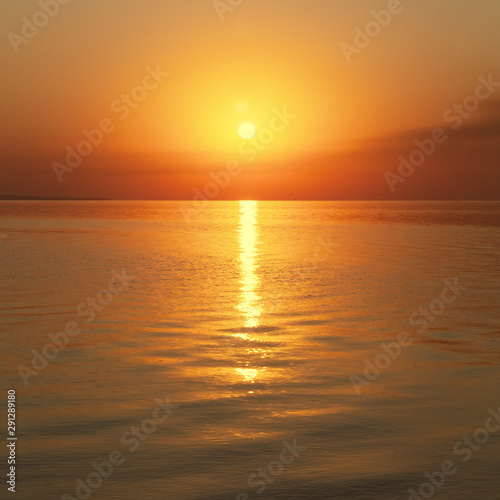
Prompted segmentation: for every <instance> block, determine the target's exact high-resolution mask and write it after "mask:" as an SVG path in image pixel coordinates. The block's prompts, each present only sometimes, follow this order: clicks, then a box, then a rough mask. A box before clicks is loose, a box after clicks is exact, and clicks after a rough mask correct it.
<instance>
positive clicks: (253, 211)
mask: <svg viewBox="0 0 500 500" xmlns="http://www.w3.org/2000/svg"><path fill="white" fill-rule="evenodd" d="M257 216H258V203H257V202H256V201H240V224H239V231H238V235H239V243H240V272H241V278H240V300H239V303H238V305H237V309H238V311H240V313H241V316H242V318H243V320H244V323H243V326H244V328H245V331H244V332H240V333H236V334H234V335H233V338H234V339H235V340H236V339H238V340H240V341H241V340H242V341H245V342H252V343H255V345H252V346H251V347H246V348H245V357H246V358H247V361H245V362H244V365H245V367H241V368H236V369H235V371H236V373H237V374H238V375H239V376H240V377H243V379H244V380H245V381H246V382H252V383H253V382H254V381H255V380H257V379H258V378H259V375H260V373H261V372H262V371H264V370H265V368H254V367H250V360H251V359H252V358H257V359H262V358H265V357H266V356H267V354H266V352H265V351H266V350H265V349H262V348H259V347H258V346H259V339H258V338H256V337H255V336H254V335H253V334H252V332H251V329H253V328H257V327H258V326H259V324H260V316H261V314H262V303H261V302H262V299H261V297H260V296H259V293H258V290H259V286H260V279H259V276H258V268H259V266H258V263H257V261H258V256H259V253H258V245H259V243H260V242H259V228H258V221H257ZM249 330H250V331H249Z"/></svg>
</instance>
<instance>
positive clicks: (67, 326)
mask: <svg viewBox="0 0 500 500" xmlns="http://www.w3.org/2000/svg"><path fill="white" fill-rule="evenodd" d="M186 207H188V209H186ZM0 276H1V280H0V298H1V301H0V339H1V344H0V345H1V352H2V355H1V362H0V372H1V375H2V403H1V408H2V413H1V415H2V418H1V421H2V427H3V430H2V434H3V435H4V436H5V438H4V442H5V443H6V444H7V445H10V448H9V447H7V448H6V447H5V445H4V452H3V453H2V459H1V460H2V462H1V463H2V466H1V467H0V470H2V476H3V477H4V479H5V478H7V481H9V479H11V478H9V476H6V474H7V473H10V472H11V469H10V467H11V465H12V464H11V465H8V458H9V457H11V456H12V455H11V454H10V451H11V450H12V449H14V456H13V457H14V459H15V463H14V465H13V466H14V467H15V470H14V477H15V491H16V496H11V494H12V493H11V492H10V491H9V490H8V487H9V483H8V482H6V481H3V483H4V484H3V485H2V486H1V487H0V488H1V489H0V497H1V498H17V499H18V500H24V499H28V500H31V499H33V500H35V499H37V500H40V499H41V500H49V499H64V500H68V499H70V500H74V499H75V498H77V499H87V498H91V499H92V500H97V499H101V500H153V499H154V500H157V499H172V500H250V499H251V500H256V499H262V500H265V499H275V500H278V499H279V500H326V499H328V500H330V499H331V500H334V499H335V500H337V499H338V500H351V499H363V500H404V499H409V500H420V499H422V498H425V499H427V498H436V499H440V500H458V499H460V500H499V499H500V390H499V380H500V203H499V202H423V201H422V202H395V201H385V202H382V201H377V202H374V201H373V202H361V201H360V202H331V201H328V202H326V201H325V202H310V201H286V202H285V201H250V200H248V201H211V202H207V203H201V202H198V203H197V204H196V205H194V204H193V202H177V201H168V202H164V201H161V202H160V201H158V202H149V201H2V202H0ZM9 394H10V395H12V396H13V398H12V397H11V398H10V399H9V398H8V395H9ZM8 401H11V402H12V401H14V406H15V422H13V421H12V419H11V424H9V426H8V420H7V413H6V408H7V403H8ZM11 408H12V406H11ZM11 414H12V413H11ZM14 424H15V425H14ZM8 427H9V428H10V431H11V432H13V434H12V435H11V436H13V437H15V439H10V440H9V434H8ZM12 427H15V429H12ZM13 442H14V443H15V445H14V446H12V443H13ZM11 477H12V476H11Z"/></svg>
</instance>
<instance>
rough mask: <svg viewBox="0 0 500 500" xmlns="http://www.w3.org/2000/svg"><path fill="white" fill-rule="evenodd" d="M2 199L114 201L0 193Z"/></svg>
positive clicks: (109, 199)
mask: <svg viewBox="0 0 500 500" xmlns="http://www.w3.org/2000/svg"><path fill="white" fill-rule="evenodd" d="M0 201H112V200H111V198H71V197H56V196H15V195H0Z"/></svg>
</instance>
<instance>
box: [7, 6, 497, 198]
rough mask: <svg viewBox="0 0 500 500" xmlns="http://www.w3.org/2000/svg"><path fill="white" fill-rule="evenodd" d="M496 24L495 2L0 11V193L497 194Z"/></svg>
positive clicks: (13, 8) (241, 195)
mask: <svg viewBox="0 0 500 500" xmlns="http://www.w3.org/2000/svg"><path fill="white" fill-rule="evenodd" d="M499 20H500V2H498V0H480V1H477V0H363V1H356V2H354V1H352V0H328V1H327V0H241V1H240V0H216V1H213V0H106V1H103V0H85V1H84V0H38V1H32V0H17V1H16V2H2V5H1V6H0V34H2V36H3V42H2V43H1V44H0V61H1V65H2V78H1V81H0V96H1V97H0V99H1V100H2V108H1V109H2V113H1V117H0V194H14V195H32V196H64V197H104V198H113V199H158V200H163V199H174V200H191V199H192V198H193V197H196V196H200V197H202V198H203V197H206V198H208V199H220V200H223V199H276V200H280V199H311V200H316V199H317V200H336V199H338V200H344V199H352V200H365V199H374V200H379V199H380V200H381V199H385V200H413V199H415V200H426V199H430V200H436V199H437V200H441V199H442V200H445V199H453V200H455V199H477V200H488V199H499V196H500V189H499V187H500V170H499V164H500V141H499V136H500V58H499V56H498V54H499V53H500V37H499V36H498V25H499V24H498V23H499ZM214 183H216V184H217V185H216V186H215V185H214Z"/></svg>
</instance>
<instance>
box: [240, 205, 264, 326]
mask: <svg viewBox="0 0 500 500" xmlns="http://www.w3.org/2000/svg"><path fill="white" fill-rule="evenodd" d="M257 213H258V206H257V202H256V201H240V227H239V240H240V269H241V280H240V303H239V304H238V310H239V311H240V312H241V313H242V314H243V316H244V318H245V327H246V328H255V327H256V326H258V325H259V316H260V315H261V313H262V309H261V307H260V297H259V295H258V293H257V288H258V286H259V284H260V281H259V278H258V276H257V272H256V271H257V255H258V253H257V244H258V229H257Z"/></svg>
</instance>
